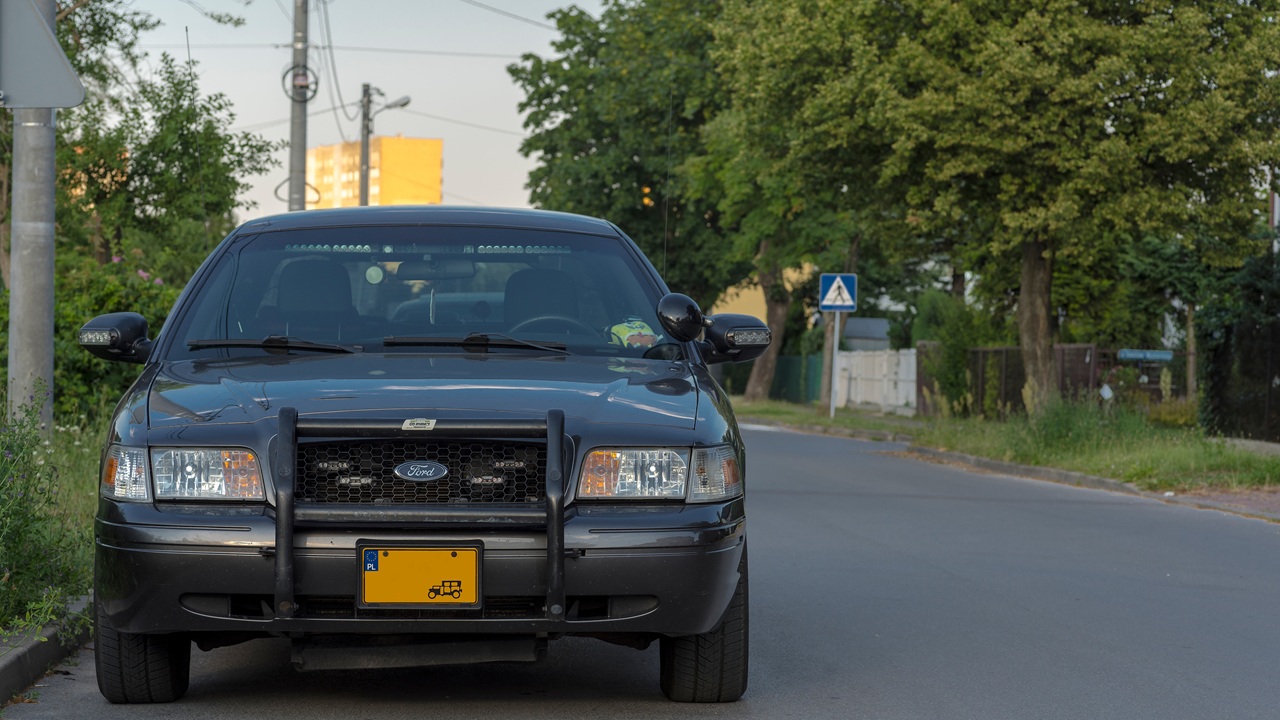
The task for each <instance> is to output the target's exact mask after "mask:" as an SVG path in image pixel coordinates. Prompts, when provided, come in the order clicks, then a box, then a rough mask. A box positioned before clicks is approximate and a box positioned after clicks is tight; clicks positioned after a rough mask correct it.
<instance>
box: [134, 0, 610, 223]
mask: <svg viewBox="0 0 1280 720" xmlns="http://www.w3.org/2000/svg"><path fill="white" fill-rule="evenodd" d="M571 4H576V5H577V6H579V7H581V8H583V9H584V10H586V11H587V12H590V13H591V14H592V15H595V16H598V15H599V13H600V7H601V2H600V0H579V1H578V2H576V3H571V2H566V1H562V0H483V2H479V1H478V0H477V2H468V0H327V1H326V0H311V12H310V38H309V42H310V44H311V45H313V46H315V45H324V44H329V43H328V42H327V40H326V39H325V37H324V35H323V32H322V27H321V24H320V20H321V16H322V14H323V13H324V12H325V11H326V10H327V12H328V17H329V20H330V22H329V27H330V28H331V35H332V43H331V44H332V45H333V46H334V47H335V48H336V49H335V50H334V53H333V58H334V64H335V65H336V69H337V72H336V75H335V73H334V72H333V71H331V70H329V67H328V61H327V59H326V57H325V55H324V54H323V51H321V50H319V49H315V48H313V49H312V51H311V54H310V61H309V64H310V65H311V67H312V68H313V69H316V70H317V72H318V73H319V76H320V77H319V80H320V85H319V88H318V92H317V94H316V97H315V98H314V99H313V100H312V101H311V102H310V103H309V105H308V112H309V113H317V112H318V111H323V110H326V109H328V108H330V107H333V106H334V105H337V104H340V103H342V102H346V103H353V104H352V105H350V106H349V107H347V108H346V113H347V115H349V116H351V117H355V118H356V119H355V120H351V119H348V117H347V115H343V113H342V111H341V110H339V111H337V112H336V113H335V112H323V113H321V114H314V115H312V116H311V117H309V118H308V121H307V146H308V147H315V146H317V145H329V144H333V143H338V142H342V141H343V140H344V134H345V139H346V140H349V141H357V140H359V139H360V125H359V105H358V102H359V100H360V86H361V84H362V83H366V82H367V83H369V84H371V85H372V86H373V87H375V88H378V89H381V90H382V92H383V93H384V94H385V97H384V98H382V100H383V101H391V100H394V99H396V98H399V97H401V96H403V95H408V96H409V97H410V98H411V101H410V103H409V105H408V106H407V107H405V108H403V109H389V110H386V111H385V112H381V113H379V114H377V116H376V118H375V123H374V134H375V135H395V134H397V133H402V134H404V135H405V136H406V137H427V138H442V139H443V140H444V202H445V203H446V204H450V205H486V206H496V207H528V205H529V202H528V200H529V194H528V191H527V190H525V187H524V186H525V183H526V182H527V180H528V174H529V170H530V169H532V167H533V161H532V160H529V159H526V158H524V157H522V156H521V155H520V153H519V146H520V141H521V139H522V137H523V136H524V129H523V127H522V117H521V115H520V112H519V110H518V109H517V105H518V104H519V103H520V101H521V100H522V99H523V93H522V92H521V91H520V89H519V88H518V87H516V85H515V83H514V82H513V81H512V80H511V78H510V76H509V75H508V74H507V71H506V68H507V66H508V65H509V64H511V63H513V62H516V61H517V60H518V59H519V57H520V56H521V55H522V54H524V53H530V52H531V53H535V54H538V55H542V56H548V55H550V53H551V43H552V42H553V41H554V40H555V39H557V38H558V37H559V34H558V33H557V32H556V31H555V30H553V29H548V28H547V27H543V26H544V25H552V23H550V22H549V21H547V20H546V15H547V13H548V12H551V11H552V10H555V9H557V8H560V7H567V6H569V5H571ZM132 5H133V7H134V8H136V9H139V10H143V11H146V12H148V13H150V14H152V15H153V16H155V17H156V18H157V19H159V20H160V21H161V22H162V23H163V25H162V26H161V27H159V28H158V29H156V30H154V31H151V32H149V33H147V34H146V35H145V36H144V37H143V39H142V45H143V49H145V50H146V51H147V52H148V53H149V54H150V55H151V56H153V58H155V57H158V56H159V55H160V53H162V52H168V53H170V54H172V55H173V56H174V57H175V58H177V59H179V60H183V61H185V60H186V57H187V48H186V43H187V40H188V37H189V39H190V44H191V58H192V60H194V61H195V63H196V72H197V74H198V76H199V78H200V90H201V92H204V93H222V94H224V95H226V96H227V98H229V99H230V100H231V102H232V103H233V106H234V112H235V115H236V119H235V121H234V122H233V124H232V129H233V130H252V131H254V132H256V133H258V134H260V135H262V136H263V137H265V138H267V139H270V140H286V141H287V140H288V139H289V114H290V101H289V97H288V96H287V95H286V94H285V91H284V90H283V88H282V86H281V77H282V75H283V74H284V72H285V70H286V69H287V68H288V66H289V65H290V64H291V62H290V61H291V50H290V49H289V43H290V42H291V39H292V34H293V20H292V17H293V0H252V2H250V3H249V4H248V5H247V6H246V5H244V0H134V2H133V3H132ZM481 5H484V6H488V7H489V8H492V9H486V8H485V7H481ZM197 8H204V9H206V10H208V11H211V12H230V13H234V14H236V15H239V16H241V17H243V18H244V19H245V24H244V25H243V26H241V27H228V26H225V25H219V24H217V23H215V22H213V21H212V20H210V19H208V18H207V17H205V16H204V15H203V14H201V12H200V11H199V10H198V9H197ZM504 13H508V14H510V15H515V16H518V17H510V16H509V15H508V14H504ZM277 46H278V47H277ZM344 47H345V48H348V49H343V48H344ZM354 48H370V49H378V51H376V52H370V51H364V50H357V49H354ZM397 51H399V52H397ZM405 51H407V52H405ZM434 53H440V54H434ZM339 97H340V99H339ZM335 115H336V118H335ZM276 157H277V158H278V159H279V161H280V166H279V167H277V168H274V169H272V170H271V171H270V172H269V173H267V174H266V175H262V176H258V177H255V178H252V179H250V182H251V183H252V184H253V187H252V188H251V189H250V190H249V191H248V192H246V193H245V194H244V195H243V198H244V199H246V200H250V201H253V202H255V203H256V207H253V208H249V209H242V210H240V211H238V215H239V217H240V219H241V220H249V219H252V218H255V217H260V216H263V215H271V214H275V213H280V212H285V211H286V210H287V203H286V201H285V200H283V199H281V198H285V197H286V196H287V191H288V188H287V183H286V184H285V185H283V186H282V185H281V183H284V182H285V181H286V180H287V179H288V150H287V149H282V150H280V151H278V152H277V153H276ZM277 186H279V196H278V197H277V195H276V189H277Z"/></svg>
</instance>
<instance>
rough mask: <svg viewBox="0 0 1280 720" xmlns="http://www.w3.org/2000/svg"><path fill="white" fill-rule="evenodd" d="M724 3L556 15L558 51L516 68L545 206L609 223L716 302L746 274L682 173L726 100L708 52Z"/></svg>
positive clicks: (538, 201)
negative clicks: (691, 193)
mask: <svg viewBox="0 0 1280 720" xmlns="http://www.w3.org/2000/svg"><path fill="white" fill-rule="evenodd" d="M719 8H720V3H719V2H717V1H716V0H693V1H690V0H650V1H649V2H636V1H634V0H607V1H606V2H605V4H604V10H603V11H602V13H601V15H600V18H599V19H596V18H594V17H592V16H591V15H590V14H588V13H587V12H585V11H583V10H581V9H579V8H577V7H570V8H567V9H564V10H558V11H556V12H554V13H552V14H551V15H550V17H551V18H552V19H553V20H554V22H555V23H556V26H557V27H558V28H559V29H560V32H561V33H562V37H561V38H560V39H559V40H557V41H556V42H555V43H554V44H553V47H554V53H555V54H554V55H553V56H552V57H548V58H543V57H539V56H537V55H533V54H527V55H525V56H524V58H523V59H522V60H521V61H520V62H519V63H516V64H514V65H512V66H511V67H509V68H508V72H509V73H510V74H511V77H512V78H513V79H514V80H515V81H516V84H517V85H518V86H519V87H520V88H521V90H523V92H524V94H525V99H524V100H523V101H522V102H521V103H520V110H521V111H522V112H524V113H525V114H526V117H525V127H526V128H527V129H528V130H529V137H528V138H527V139H526V140H525V141H524V143H523V144H522V145H521V152H522V153H523V154H524V155H525V156H527V157H533V158H535V159H536V160H537V162H538V165H537V166H536V167H535V168H534V169H533V170H532V171H531V172H530V175H529V185H528V187H529V191H530V202H531V203H532V204H533V205H534V206H537V207H542V208H547V209H551V210H562V211H566V212H576V213H582V214H584V215H592V216H597V217H602V218H606V219H608V220H611V221H613V222H615V223H617V224H618V225H619V226H620V227H621V228H622V229H623V230H624V231H626V232H627V233H628V234H629V235H631V236H632V237H633V238H634V239H635V240H636V242H637V243H638V244H639V245H640V247H641V248H642V249H644V251H645V253H646V254H647V255H649V257H650V258H651V259H652V260H653V262H654V264H655V265H656V266H657V267H658V269H659V270H660V271H662V273H663V276H664V277H665V278H666V279H667V281H668V283H669V284H670V285H671V287H672V289H674V290H676V291H678V292H684V293H687V294H689V295H691V296H692V297H693V298H694V299H695V300H697V301H698V302H699V303H701V304H702V305H703V307H708V306H710V305H711V304H712V303H713V302H714V301H715V299H716V297H717V296H718V295H719V293H720V292H722V291H723V290H724V289H725V288H728V287H730V286H731V285H733V284H735V283H737V282H738V281H740V280H742V279H743V278H745V277H747V275H748V273H749V272H750V264H749V258H741V257H730V255H729V254H728V253H727V252H726V235H725V232H724V230H723V228H722V224H721V220H720V213H719V210H718V209H717V207H716V203H715V202H714V201H713V200H712V199H706V198H703V199H699V200H693V199H691V198H690V196H689V195H688V194H687V193H686V192H685V188H684V187H683V185H682V183H681V182H680V178H679V177H678V176H677V175H676V174H675V172H674V170H675V168H677V167H678V166H680V165H681V164H682V163H683V162H684V161H685V159H686V158H688V157H691V156H693V155H696V154H700V153H701V152H702V151H703V144H702V142H703V141H702V138H701V130H702V128H703V126H705V124H706V123H707V121H708V119H709V118H710V117H711V116H712V115H713V114H715V113H716V112H717V111H718V110H719V109H720V108H721V107H722V104H723V100H722V93H721V91H720V88H719V86H718V84H717V82H716V79H715V75H714V72H713V69H712V61H711V59H710V57H709V48H710V44H711V39H712V38H711V30H710V23H711V22H712V21H713V20H714V19H715V18H716V16H717V15H718V14H719Z"/></svg>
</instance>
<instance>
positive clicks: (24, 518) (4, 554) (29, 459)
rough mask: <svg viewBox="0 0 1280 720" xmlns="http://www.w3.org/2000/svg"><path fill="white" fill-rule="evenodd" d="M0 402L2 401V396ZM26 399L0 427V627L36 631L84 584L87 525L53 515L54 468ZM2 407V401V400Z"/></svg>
mask: <svg viewBox="0 0 1280 720" xmlns="http://www.w3.org/2000/svg"><path fill="white" fill-rule="evenodd" d="M0 400H3V401H5V402H6V403H7V399H6V398H4V396H3V395H0ZM42 404H43V403H37V402H36V398H35V397H34V396H33V397H31V398H28V402H27V403H25V404H24V405H23V406H22V407H21V408H20V409H19V410H18V411H16V412H15V417H13V418H12V419H10V420H7V421H4V422H3V424H0V628H4V630H5V632H15V631H25V630H30V629H37V628H40V627H42V626H44V625H46V624H48V623H50V622H52V621H54V620H56V619H59V618H60V617H61V616H62V614H63V612H64V610H65V608H66V606H67V602H68V600H69V599H70V598H73V597H76V596H79V595H81V594H83V593H84V592H86V591H87V588H88V570H87V568H88V563H87V562H86V559H85V557H84V555H85V554H86V553H87V552H88V548H89V547H90V541H89V525H88V524H87V523H84V522H82V521H81V520H80V519H77V518H68V517H67V516H66V515H64V514H62V513H60V512H59V507H58V493H59V492H60V484H59V475H58V469H57V468H56V467H55V466H54V463H53V448H52V447H51V446H50V442H49V441H48V440H45V439H43V437H42V435H41V428H40V427H39V409H38V408H39V406H40V405H42ZM6 407H7V405H6Z"/></svg>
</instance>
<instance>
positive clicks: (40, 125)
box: [8, 0, 56, 432]
mask: <svg viewBox="0 0 1280 720" xmlns="http://www.w3.org/2000/svg"><path fill="white" fill-rule="evenodd" d="M35 7H36V10H37V11H38V12H39V13H40V16H41V17H42V18H44V21H45V22H46V23H48V24H49V27H50V28H52V27H53V23H54V11H55V9H56V7H55V2H54V0H35ZM53 123H54V111H53V110H52V109H48V108H37V109H27V110H14V111H13V212H12V214H11V220H12V234H11V236H10V241H9V248H10V258H11V264H10V273H9V277H10V282H9V378H8V395H9V408H8V411H9V414H10V416H12V415H13V414H14V412H15V411H16V410H17V409H18V407H19V406H21V405H23V404H26V403H28V402H30V398H31V397H32V396H33V395H35V394H36V386H37V385H39V384H43V385H44V389H45V390H47V391H48V392H47V394H45V395H44V397H41V398H36V399H35V405H36V407H38V408H40V419H41V421H42V422H43V423H44V427H45V429H46V432H48V431H49V430H50V429H52V427H53V220H54V214H53V210H54V183H53V180H54V171H55V166H54V154H53V153H54V124H53Z"/></svg>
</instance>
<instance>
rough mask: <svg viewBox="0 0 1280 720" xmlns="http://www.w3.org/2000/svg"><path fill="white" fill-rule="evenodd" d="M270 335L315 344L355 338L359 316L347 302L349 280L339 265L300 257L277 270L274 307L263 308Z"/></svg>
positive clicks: (348, 299) (348, 301)
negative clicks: (287, 336)
mask: <svg viewBox="0 0 1280 720" xmlns="http://www.w3.org/2000/svg"><path fill="white" fill-rule="evenodd" d="M259 320H260V321H266V324H267V325H268V328H269V331H270V333H271V334H277V335H289V336H292V337H296V338H299V339H302V340H312V341H315V342H333V343H336V342H343V341H346V340H350V339H352V338H354V337H357V334H356V333H357V331H358V329H359V327H360V324H361V322H360V314H359V313H358V312H356V309H355V306H354V305H352V303H351V278H350V276H349V275H348V274H347V271H346V269H345V268H344V267H343V266H342V265H341V264H339V263H336V262H333V261H331V260H328V259H326V258H301V259H298V260H294V261H293V262H290V263H289V264H287V265H285V266H284V267H282V268H281V269H280V276H279V279H278V280H277V282H276V304H275V306H274V307H272V308H264V310H263V312H262V313H260V314H259Z"/></svg>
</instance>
